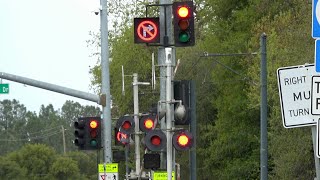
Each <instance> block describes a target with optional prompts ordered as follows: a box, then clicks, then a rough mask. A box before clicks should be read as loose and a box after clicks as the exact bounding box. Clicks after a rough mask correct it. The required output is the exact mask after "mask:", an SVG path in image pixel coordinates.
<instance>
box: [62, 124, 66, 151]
mask: <svg viewBox="0 0 320 180" xmlns="http://www.w3.org/2000/svg"><path fill="white" fill-rule="evenodd" d="M61 131H62V143H63V155H66V137H65V135H64V127H63V126H61Z"/></svg>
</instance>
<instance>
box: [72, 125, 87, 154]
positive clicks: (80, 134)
mask: <svg viewBox="0 0 320 180" xmlns="http://www.w3.org/2000/svg"><path fill="white" fill-rule="evenodd" d="M85 126H86V122H85V120H84V119H79V120H78V121H75V122H74V128H75V130H74V136H75V138H76V139H75V140H74V144H75V145H76V146H78V147H79V149H84V146H85V142H86V141H85V135H86V132H85Z"/></svg>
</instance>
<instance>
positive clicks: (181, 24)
mask: <svg viewBox="0 0 320 180" xmlns="http://www.w3.org/2000/svg"><path fill="white" fill-rule="evenodd" d="M178 25H179V27H180V29H181V30H183V31H184V30H186V29H188V27H189V21H188V20H186V19H185V20H180V21H179V23H178Z"/></svg>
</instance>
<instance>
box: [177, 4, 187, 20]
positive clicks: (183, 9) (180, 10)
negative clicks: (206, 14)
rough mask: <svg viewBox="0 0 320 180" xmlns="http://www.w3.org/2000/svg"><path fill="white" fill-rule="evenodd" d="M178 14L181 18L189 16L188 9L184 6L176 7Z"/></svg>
mask: <svg viewBox="0 0 320 180" xmlns="http://www.w3.org/2000/svg"><path fill="white" fill-rule="evenodd" d="M177 13H178V16H179V17H181V18H185V17H188V16H189V9H188V8H187V7H186V6H181V7H179V8H178V11H177Z"/></svg>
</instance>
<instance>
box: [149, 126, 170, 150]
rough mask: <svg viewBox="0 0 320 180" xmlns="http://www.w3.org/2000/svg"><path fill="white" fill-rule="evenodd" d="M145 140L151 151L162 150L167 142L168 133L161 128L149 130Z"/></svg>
mask: <svg viewBox="0 0 320 180" xmlns="http://www.w3.org/2000/svg"><path fill="white" fill-rule="evenodd" d="M144 141H145V144H146V147H147V148H148V149H149V150H150V151H162V150H163V149H164V148H165V147H166V144H167V138H166V135H165V134H164V133H163V132H162V131H161V130H152V131H149V132H148V133H147V135H146V136H145V137H144Z"/></svg>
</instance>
